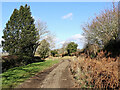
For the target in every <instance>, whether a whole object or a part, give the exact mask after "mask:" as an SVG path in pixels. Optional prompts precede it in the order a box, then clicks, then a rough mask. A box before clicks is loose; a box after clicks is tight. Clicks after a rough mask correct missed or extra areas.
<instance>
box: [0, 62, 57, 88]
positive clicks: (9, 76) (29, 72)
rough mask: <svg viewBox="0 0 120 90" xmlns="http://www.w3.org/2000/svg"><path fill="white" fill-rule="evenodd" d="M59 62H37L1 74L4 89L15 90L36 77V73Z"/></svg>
mask: <svg viewBox="0 0 120 90" xmlns="http://www.w3.org/2000/svg"><path fill="white" fill-rule="evenodd" d="M58 62H59V60H46V61H44V62H37V63H32V64H28V65H26V66H20V67H15V68H12V69H9V70H7V71H6V72H4V73H2V74H0V75H1V76H2V88H14V87H16V86H17V85H18V84H20V83H22V82H24V81H25V80H26V79H28V78H30V77H32V76H34V75H35V74H36V73H38V72H40V71H42V70H44V69H47V68H48V67H51V66H52V65H54V64H56V63H58Z"/></svg>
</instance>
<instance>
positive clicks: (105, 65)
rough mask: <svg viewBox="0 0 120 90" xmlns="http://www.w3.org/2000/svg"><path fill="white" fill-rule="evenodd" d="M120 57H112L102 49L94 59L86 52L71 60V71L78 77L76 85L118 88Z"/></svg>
mask: <svg viewBox="0 0 120 90" xmlns="http://www.w3.org/2000/svg"><path fill="white" fill-rule="evenodd" d="M119 59H120V57H119V56H118V57H116V58H111V57H107V58H106V56H105V53H104V52H103V51H101V52H100V53H99V54H98V56H97V57H96V58H94V59H91V58H90V57H87V56H86V55H85V54H82V55H80V56H79V57H78V58H77V59H76V60H75V59H74V60H72V61H71V67H70V68H71V72H72V74H73V77H74V78H75V79H76V81H77V82H76V85H75V87H79V88H82V87H85V88H91V87H93V88H118V87H120V85H119V82H120V78H119V77H118V75H119V74H120V72H119V70H118V67H119V68H120V64H119Z"/></svg>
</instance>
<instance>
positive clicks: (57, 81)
mask: <svg viewBox="0 0 120 90" xmlns="http://www.w3.org/2000/svg"><path fill="white" fill-rule="evenodd" d="M71 87H73V80H72V77H71V75H70V71H69V60H61V62H60V63H58V64H56V65H54V66H52V67H51V68H49V69H46V70H44V71H42V72H40V73H38V74H36V75H35V76H34V77H31V78H30V79H28V80H26V81H25V82H24V83H22V84H21V85H19V86H18V87H17V88H71Z"/></svg>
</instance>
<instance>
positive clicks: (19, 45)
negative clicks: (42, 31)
mask: <svg viewBox="0 0 120 90" xmlns="http://www.w3.org/2000/svg"><path fill="white" fill-rule="evenodd" d="M2 38H3V39H4V41H2V47H3V51H6V52H8V53H9V54H18V55H27V56H33V55H34V53H35V50H36V48H37V46H38V44H37V41H38V31H37V29H36V28H35V24H34V19H33V18H32V16H31V12H30V6H27V4H26V5H25V6H20V9H19V10H17V9H14V11H13V14H12V15H11V17H10V20H9V21H8V22H7V23H6V27H5V29H4V30H3V37H2Z"/></svg>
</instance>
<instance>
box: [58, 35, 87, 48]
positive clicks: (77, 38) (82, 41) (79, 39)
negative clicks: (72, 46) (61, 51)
mask: <svg viewBox="0 0 120 90" xmlns="http://www.w3.org/2000/svg"><path fill="white" fill-rule="evenodd" d="M72 41H73V42H75V43H77V44H78V48H83V46H84V44H85V43H86V39H85V37H84V36H83V35H81V34H75V35H73V36H71V37H70V38H68V39H66V40H64V41H60V42H59V43H58V47H59V48H60V47H62V45H63V44H64V43H65V42H72Z"/></svg>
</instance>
